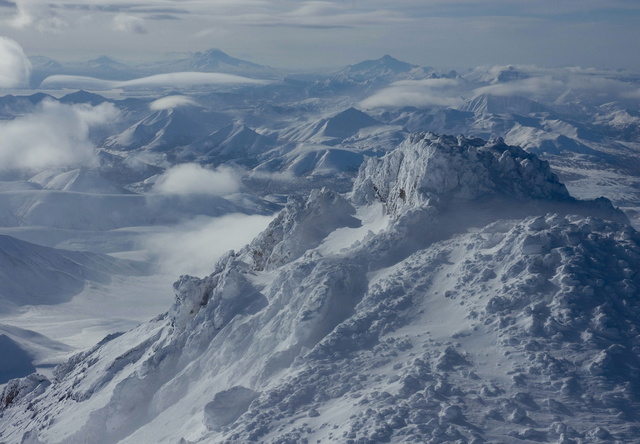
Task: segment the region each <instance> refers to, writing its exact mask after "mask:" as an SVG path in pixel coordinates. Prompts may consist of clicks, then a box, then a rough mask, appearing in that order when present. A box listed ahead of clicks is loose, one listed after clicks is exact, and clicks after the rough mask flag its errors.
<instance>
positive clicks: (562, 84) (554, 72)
mask: <svg viewBox="0 0 640 444" xmlns="http://www.w3.org/2000/svg"><path fill="white" fill-rule="evenodd" d="M505 68H507V67H503V66H500V67H492V68H488V69H487V68H485V69H486V71H487V72H489V73H490V74H491V75H492V76H494V75H496V74H499V73H500V72H501V71H502V70H504V69H505ZM513 69H515V70H516V71H518V72H520V73H523V74H525V75H527V76H529V78H524V79H519V80H514V81H510V82H503V83H496V84H493V85H488V86H483V87H480V88H477V89H475V90H473V91H472V96H474V97H477V96H479V95H482V94H489V95H494V96H514V95H517V96H524V97H527V98H530V99H533V100H542V101H550V102H553V101H556V100H559V101H562V97H563V96H564V95H569V96H572V97H575V96H578V97H581V99H582V100H583V101H586V102H589V103H606V102H607V101H612V100H619V99H621V98H629V97H633V95H634V92H635V91H637V88H638V86H637V84H634V83H631V82H629V81H628V80H626V79H625V78H624V73H617V72H614V71H605V70H596V69H585V68H579V67H570V68H557V69H553V68H540V67H536V66H522V65H521V66H514V67H513Z"/></svg>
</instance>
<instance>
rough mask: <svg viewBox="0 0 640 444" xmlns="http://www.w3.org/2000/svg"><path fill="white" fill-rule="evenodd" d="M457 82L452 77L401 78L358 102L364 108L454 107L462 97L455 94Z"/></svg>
mask: <svg viewBox="0 0 640 444" xmlns="http://www.w3.org/2000/svg"><path fill="white" fill-rule="evenodd" d="M458 87H459V82H458V81H457V80H454V79H424V80H402V81H399V82H394V83H392V84H391V86H390V87H389V88H385V89H383V90H381V91H379V92H377V93H375V94H374V95H373V96H371V97H368V98H366V99H365V100H363V101H362V102H361V103H360V106H362V107H363V108H365V109H371V108H386V107H403V106H415V107H425V106H447V107H456V106H458V105H460V104H462V103H463V99H462V98H461V97H459V96H458V95H457V94H456V92H455V91H456V89H457V88H458Z"/></svg>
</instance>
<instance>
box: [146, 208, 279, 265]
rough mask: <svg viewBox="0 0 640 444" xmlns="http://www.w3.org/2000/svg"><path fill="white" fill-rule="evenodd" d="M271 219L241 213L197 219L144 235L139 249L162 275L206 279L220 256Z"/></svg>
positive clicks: (235, 248) (238, 246) (253, 235)
mask: <svg viewBox="0 0 640 444" xmlns="http://www.w3.org/2000/svg"><path fill="white" fill-rule="evenodd" d="M272 220H273V216H255V215H254V216H247V215H244V214H229V215H226V216H222V217H216V218H211V217H204V216H201V217H198V218H195V219H193V220H190V221H188V222H185V223H182V224H180V225H177V226H175V227H169V228H166V229H165V230H163V231H161V232H157V233H154V234H150V235H148V236H147V237H146V239H144V241H143V247H144V248H145V249H146V250H147V251H148V252H149V255H150V257H151V259H152V260H154V261H155V262H157V263H158V266H159V267H160V271H161V272H163V273H172V274H173V275H175V276H176V277H177V276H179V275H182V274H190V275H193V276H206V275H208V274H210V273H211V272H212V271H213V266H214V264H215V262H216V261H217V260H218V259H219V258H220V257H221V256H222V255H223V254H224V253H226V252H227V251H229V250H236V251H237V250H238V249H240V248H242V247H243V246H244V245H246V244H247V243H249V242H250V241H251V240H253V238H254V237H255V236H256V235H258V234H259V233H260V232H261V231H263V230H264V229H265V228H266V227H267V226H268V225H269V223H270V222H271V221H272Z"/></svg>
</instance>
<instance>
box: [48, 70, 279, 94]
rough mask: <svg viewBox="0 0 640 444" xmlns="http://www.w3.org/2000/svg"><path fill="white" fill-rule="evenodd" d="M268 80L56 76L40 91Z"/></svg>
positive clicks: (198, 75) (196, 75)
mask: <svg viewBox="0 0 640 444" xmlns="http://www.w3.org/2000/svg"><path fill="white" fill-rule="evenodd" d="M266 83H268V82H266V81H264V80H256V79H250V78H249V77H243V76H237V75H233V74H221V73H210V72H174V73H169V74H157V75H154V76H148V77H141V78H138V79H133V80H126V81H114V80H103V79H97V78H94V77H84V76H70V75H54V76H49V77H47V78H46V79H44V80H43V81H42V83H41V84H40V88H45V89H46V88H51V89H57V88H73V89H77V88H82V89H87V90H92V91H108V90H112V89H117V88H124V89H134V88H188V87H192V86H200V85H264V84H266Z"/></svg>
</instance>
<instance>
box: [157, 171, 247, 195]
mask: <svg viewBox="0 0 640 444" xmlns="http://www.w3.org/2000/svg"><path fill="white" fill-rule="evenodd" d="M239 190H240V180H239V178H238V175H237V174H236V172H235V171H234V170H232V169H231V168H228V167H219V168H217V169H215V170H209V169H207V168H204V167H202V166H200V165H198V164H195V163H185V164H182V165H177V166H174V167H171V168H169V169H168V170H167V171H165V172H164V173H163V174H162V175H161V176H160V177H158V179H157V180H156V183H155V186H154V191H155V192H157V193H162V194H184V195H186V194H207V195H216V196H224V195H227V194H232V193H235V192H237V191H239Z"/></svg>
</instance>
